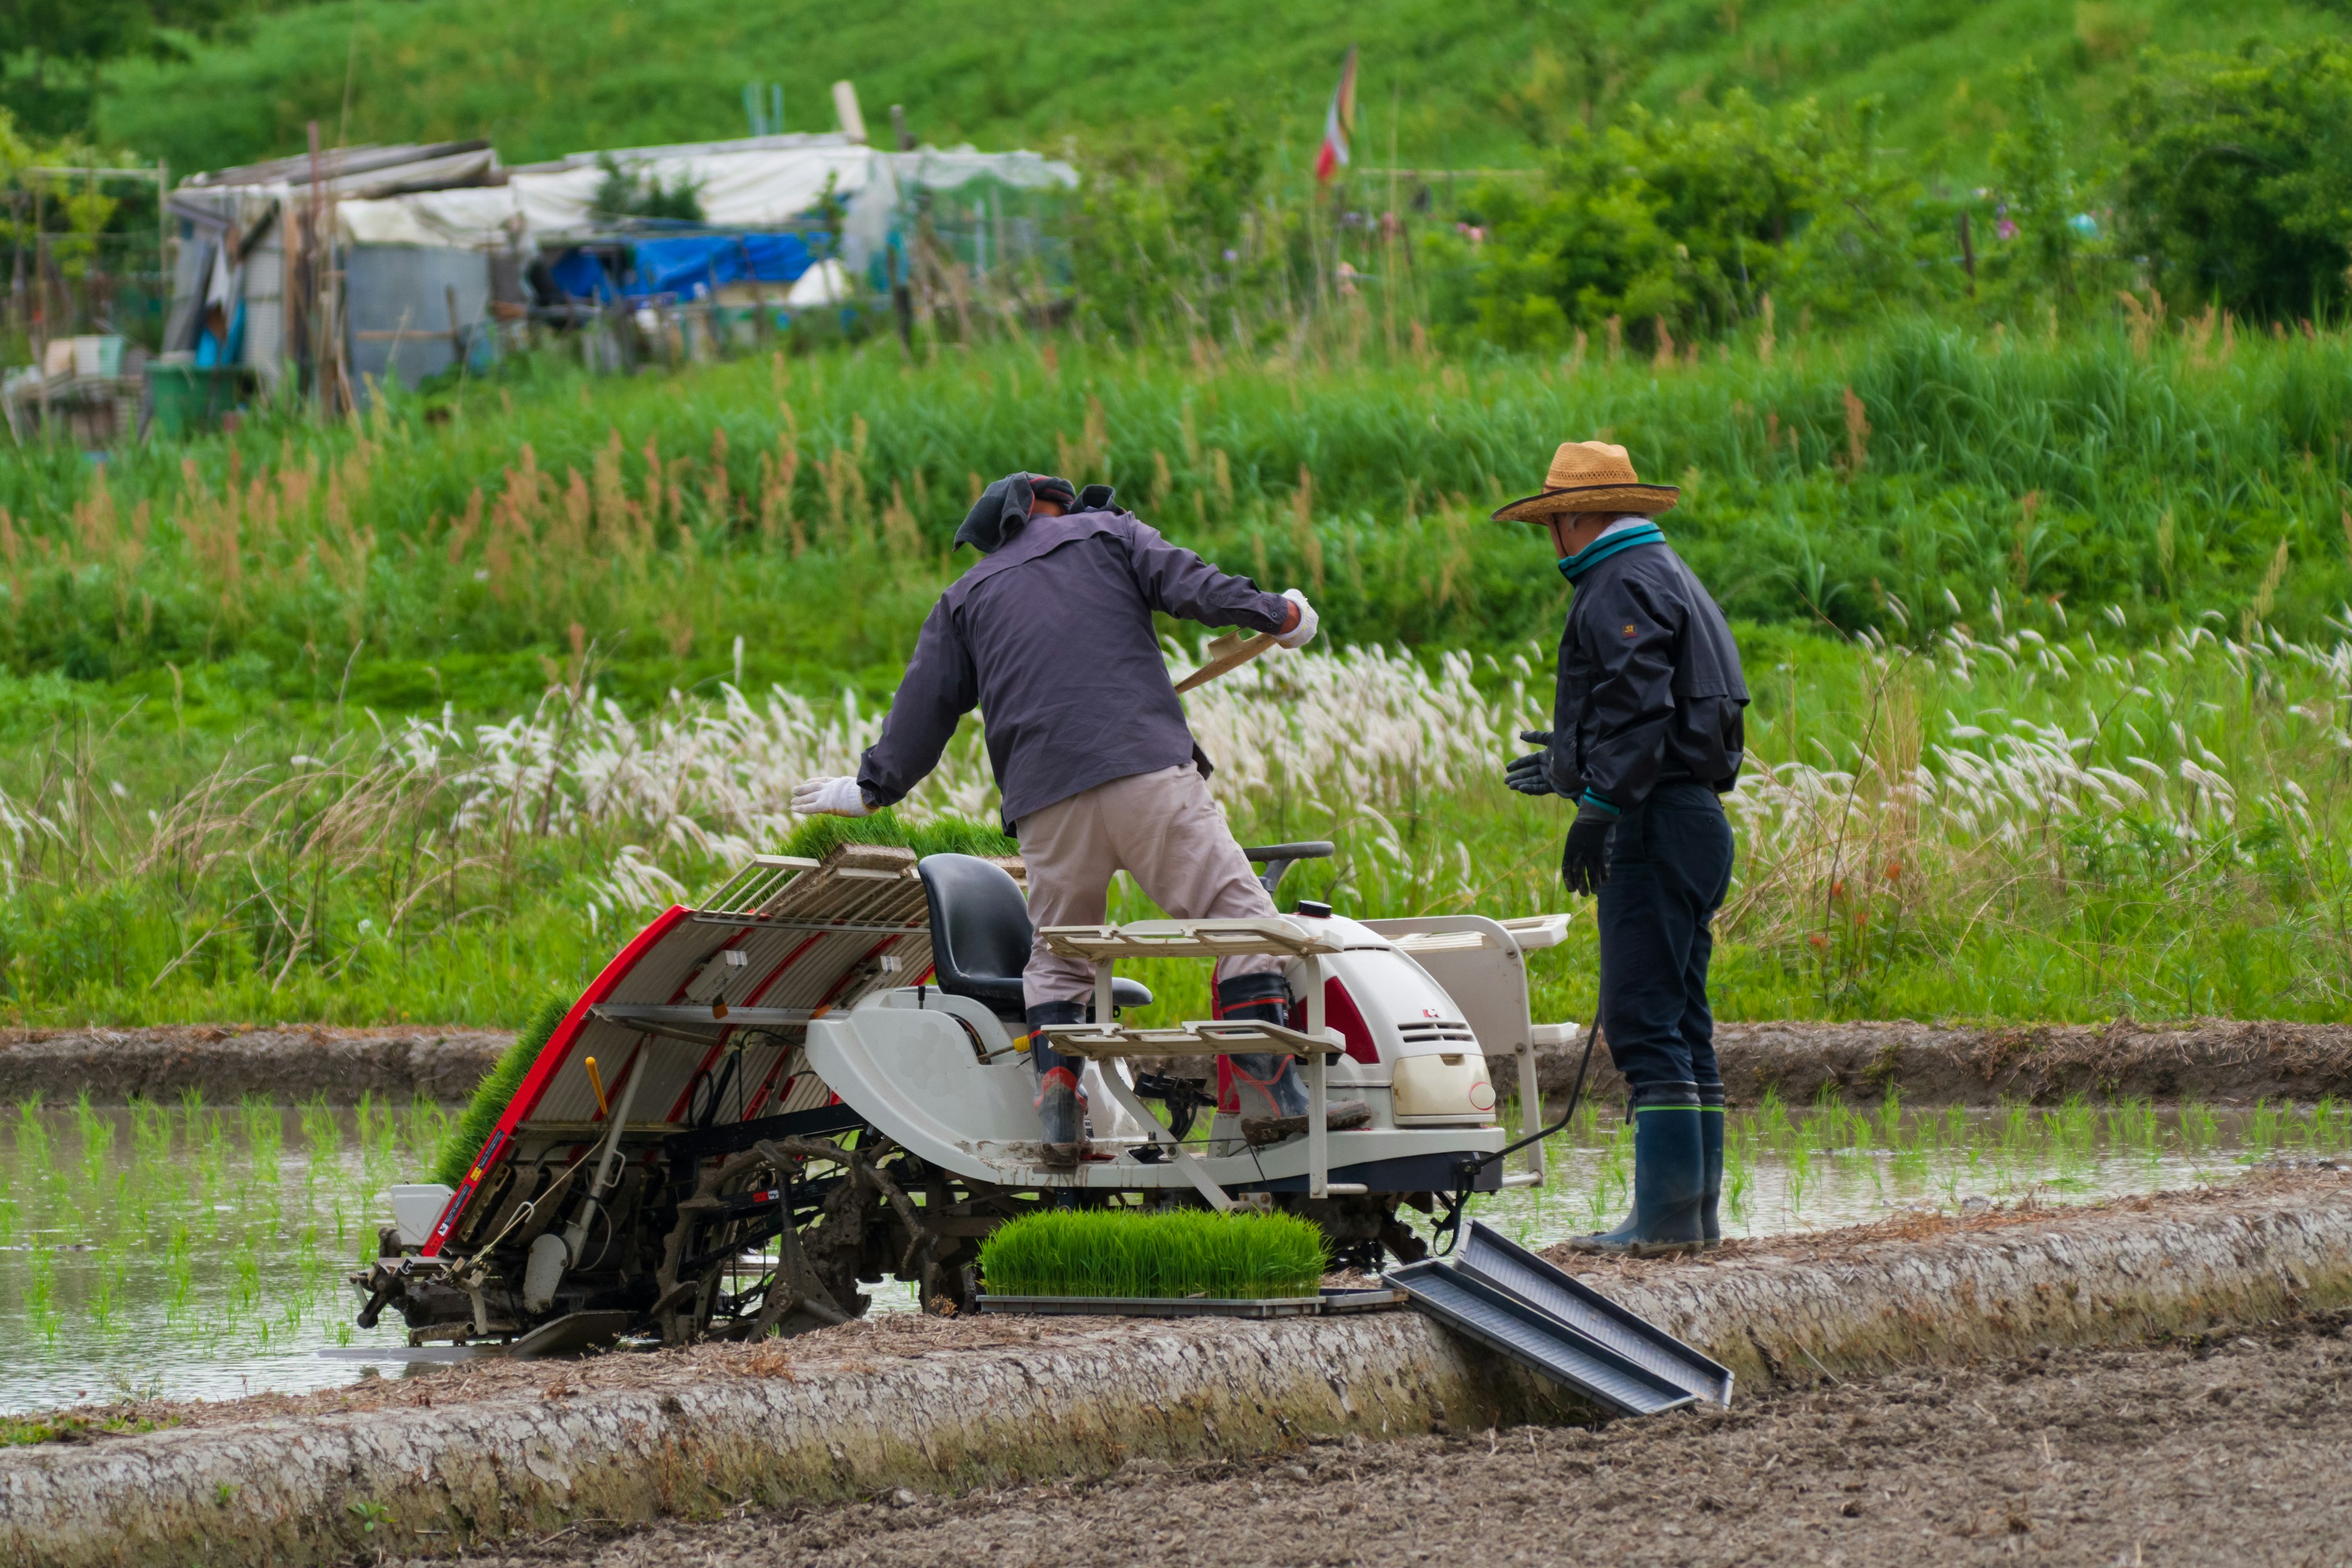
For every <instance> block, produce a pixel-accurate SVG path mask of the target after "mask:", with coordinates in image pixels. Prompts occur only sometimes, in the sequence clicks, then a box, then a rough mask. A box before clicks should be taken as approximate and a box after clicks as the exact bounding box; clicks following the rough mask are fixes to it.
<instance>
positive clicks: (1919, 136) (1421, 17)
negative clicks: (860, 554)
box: [100, 0, 2336, 174]
mask: <svg viewBox="0 0 2352 1568" xmlns="http://www.w3.org/2000/svg"><path fill="white" fill-rule="evenodd" d="M2333 26H2336V18H2335V16H2334V15H2333V14H2332V13H2331V12H2330V11H2329V10H2328V9H2326V8H2324V7H2322V6H2319V5H2283V4H2277V3H2275V0H2273V3H2271V4H2265V5H2256V6H2253V7H2244V6H2241V7H2235V8H2226V9H2225V8H2223V7H2221V6H2219V5H2213V4H2211V3H2210V0H2105V3H2102V4H2095V5H2071V6H2060V5H2047V4H2043V3H2041V0H1990V3H1987V4H1980V5H1967V6H1953V5H1945V4H1938V3H1937V0H1744V3H1741V4H1738V5H1722V4H1719V3H1718V0H1652V3H1650V4H1647V5H1640V6H1633V7H1622V8H1617V9H1600V10H1593V9H1586V10H1580V11H1576V12H1572V13H1571V12H1568V11H1559V10H1545V9H1542V8H1530V7H1526V6H1520V5H1507V4H1503V3H1502V0H1481V3H1478V4H1474V5H1468V6H1466V7H1465V6H1461V5H1451V6H1441V5H1435V4H1432V3H1431V0H1370V3H1369V4H1367V5H1359V6H1354V7H1350V8H1349V9H1348V10H1346V11H1344V12H1342V11H1332V10H1310V9H1307V8H1301V7H1296V6H1294V7H1289V8H1287V9H1286V11H1284V12H1282V13H1280V14H1277V15H1275V16H1268V15H1267V14H1266V13H1265V11H1264V9H1263V8H1262V7H1251V6H1246V5H1238V4H1235V3H1234V0H1212V3H1210V4H1206V5H1174V4H1171V3H1169V0H1109V3H1108V4H1103V5H1074V4H1071V3H1070V0H1058V3H1054V4H1041V3H1038V0H1028V3H1025V4H1023V5H1018V6H1013V7H1007V6H1002V5H986V6H983V5H978V4H975V3H974V0H920V3H919V4H917V5H913V6H910V7H900V8H896V9H893V10H891V11H889V12H887V13H880V12H877V13H874V14H872V15H860V14H857V13H854V12H849V13H845V12H843V11H840V10H838V9H834V8H827V7H824V6H820V5H814V4H812V3H810V0H791V3H783V0H768V3H766V4H761V5H750V6H734V7H723V8H712V7H709V6H696V5H686V4H682V3H680V0H653V3H652V4H649V5H640V6H635V7H631V8H629V9H628V10H626V11H612V10H593V9H591V8H589V7H586V6H583V5H580V4H578V0H518V3H516V4H512V5H503V6H499V7H494V8H492V9H489V10H487V11H485V10H483V9H482V8H480V7H478V6H467V5H460V4H458V3H457V0H422V3H417V0H399V3H394V0H361V3H357V4H352V3H344V4H331V5H304V6H295V7H289V8H287V9H286V10H284V11H282V12H280V13H278V14H277V15H274V16H261V17H257V18H256V19H255V20H254V21H252V22H251V23H250V24H249V26H245V27H241V28H239V29H237V30H236V32H235V33H234V34H232V36H231V37H229V38H228V39H226V41H224V42H223V43H221V44H219V45H217V46H208V47H198V48H196V49H195V50H194V53H193V58H189V59H188V60H186V61H185V62H178V61H169V60H160V61H156V62H143V61H142V62H136V63H130V64H124V65H121V66H118V67H116V68H114V69H113V70H112V71H111V72H110V81H111V84H112V85H111V90H110V92H109V94H108V95H107V97H106V99H105V100H104V101H103V104H102V107H101V110H100V132H101V135H102V138H103V140H105V141H106V142H110V143H120V144H124V145H128V146H131V147H133V148H136V149H138V150H139V151H141V152H142V153H148V154H151V155H152V154H154V153H165V154H168V155H169V156H170V158H171V159H172V163H173V168H174V169H198V168H208V167H218V166H220V165H222V164H224V163H233V162H240V161H244V160H247V159H251V158H257V157H268V156H282V155H285V154H287V153H294V152H297V151H299V149H300V147H301V145H302V141H303V134H304V124H305V122H306V121H309V120H311V119H316V120H318V121H320V123H321V125H322V126H323V127H324V128H325V130H326V132H328V134H329V136H330V138H333V137H334V136H335V135H336V133H337V132H341V135H342V136H343V137H344V138H345V139H346V140H351V141H366V140H373V141H385V142H390V141H404V140H435V139H439V138H444V137H472V136H488V137H490V138H492V139H493V140H494V141H495V142H496V143H497V144H498V146H499V151H500V152H501V153H503V154H504V155H505V156H506V157H507V158H508V159H509V161H511V162H523V161H528V160H532V159H541V158H549V157H554V156H559V155H561V154H563V153H573V152H578V151H582V150H583V149H590V148H600V147H624V146H631V145H642V144H645V143H647V142H663V141H697V140H702V139H706V138H709V137H718V136H730V135H737V136H740V135H742V134H744V132H745V121H744V117H743V112H742V109H741V105H740V89H741V86H742V84H743V83H744V82H745V81H747V80H751V79H760V80H763V81H767V80H773V81H780V82H782V84H783V87H784V96H785V115H786V121H787V123H788V124H790V125H791V126H792V127H793V129H795V130H803V131H806V130H830V129H831V128H832V126H833V114H832V110H831V106H830V100H829V98H828V97H827V89H828V88H829V86H830V84H831V83H832V82H833V81H834V80H835V79H838V78H843V77H847V78H850V79H855V80H856V83H857V85H858V89H859V91H860V94H861V96H862V98H863V100H864V103H865V109H866V120H867V121H868V123H869V125H871V126H872V127H874V129H875V130H876V132H877V135H878V134H880V133H881V132H885V131H887V125H888V121H887V106H888V105H890V104H893V103H903V104H905V105H907V106H908V113H909V116H910V120H911V123H912V127H913V129H914V130H915V132H917V133H918V134H919V136H921V137H922V138H923V139H925V140H927V141H929V142H933V143H935V144H937V145H940V146H952V145H954V144H955V143H957V142H961V141H966V140H971V141H974V142H978V143H979V144H980V145H982V146H984V147H988V146H1012V145H1028V146H1034V147H1038V148H1041V149H1045V150H1055V151H1058V150H1059V149H1060V148H1062V147H1063V145H1064V144H1065V142H1067V141H1069V140H1071V139H1076V140H1077V141H1079V142H1087V143H1096V144H1099V143H1103V142H1119V141H1122V140H1125V139H1127V138H1129V137H1131V136H1136V135H1157V134H1165V133H1166V132H1167V130H1168V128H1169V123H1170V121H1171V120H1172V119H1174V118H1176V117H1178V116H1180V115H1181V114H1182V113H1184V112H1185V111H1187V110H1195V109H1197V108H1199V107H1200V106H1201V105H1203V104H1205V103H1210V102H1214V101H1217V100H1228V101H1232V102H1234V103H1235V104H1238V105H1241V106H1243V108H1244V110H1245V112H1246V113H1247V114H1248V115H1249V117H1250V119H1251V121H1252V123H1253V125H1254V127H1255V128H1256V129H1257V130H1259V131H1260V132H1261V133H1263V134H1265V135H1266V136H1268V137H1269V138H1271V139H1273V141H1274V142H1275V147H1276V153H1275V155H1276V158H1277V159H1278V160H1280V161H1281V162H1282V163H1284V164H1286V166H1287V167H1288V168H1290V169H1291V170H1293V171H1295V172H1297V173H1299V174H1304V172H1305V171H1306V169H1307V167H1308V166H1309V165H1310V163H1312V160H1313V156H1314V149H1315V142H1316V139H1317V137H1318V135H1319V134H1320V131H1321V125H1322V115H1323V109H1324V104H1325V101H1326V100H1327V99H1328V95H1329V93H1330V91H1331V88H1332V84H1333V81H1334V79H1336V76H1337V72H1338V66H1339V59H1340V57H1341V56H1342V55H1343V54H1344V53H1345V52H1346V49H1347V47H1348V46H1349V44H1350V43H1354V44H1357V45H1359V46H1360V47H1361V50H1362V73H1363V74H1362V80H1361V85H1360V118H1361V123H1360V129H1359V141H1358V145H1357V161H1358V163H1359V165H1360V166H1374V165H1384V164H1385V163H1387V162H1388V151H1389V148H1390V147H1391V145H1392V144H1393V145H1394V146H1395V148H1396V150H1397V155H1398V159H1399V161H1400V162H1402V163H1405V164H1407V165H1410V166H1416V167H1426V166H1433V165H1434V166H1442V167H1443V166H1451V167H1466V166H1478V165H1494V164H1517V163H1524V162H1525V161H1526V160H1527V158H1528V153H1529V149H1528V135H1529V131H1530V125H1531V123H1535V122H1539V121H1543V120H1545V119H1547V118H1551V117H1564V116H1568V115H1573V114H1575V113H1577V112H1578V111H1579V110H1580V106H1581V105H1582V104H1583V103H1584V102H1585V101H1586V100H1593V101H1594V102H1595V104H1596V106H1597V108H1598V109H1599V110H1600V112H1601V113H1602V114H1604V115H1605V114H1606V113H1607V112H1609V110H1611V108H1612V107H1613V106H1616V105H1621V104H1622V103H1625V102H1629V101H1633V102H1643V103H1647V104H1649V105H1650V106H1651V107H1653V108H1672V107H1674V106H1676V105H1678V104H1682V103H1685V102H1687V101H1689V100H1692V99H1695V98H1708V97H1715V96H1719V95H1720V94H1721V93H1722V92H1723V91H1724V90H1726V89H1728V88H1730V87H1733V86H1740V87H1745V88H1747V89H1749V90H1750V91H1753V92H1755V93H1757V94H1759V96H1762V97H1765V98H1767V99H1787V98H1793V97H1797V96H1801V95H1807V94H1812V95H1818V96H1820V97H1822V98H1823V99H1824V100H1827V101H1830V102H1832V103H1843V102H1844V101H1847V100H1852V99H1854V98H1858V97H1861V96H1864V95H1866V94H1874V95H1879V96H1882V97H1884V98H1885V100H1887V104H1888V121H1889V131H1890V133H1891V134H1890V139H1891V140H1892V141H1893V142H1895V143H1897V144H1908V145H1912V146H1921V145H1926V144H1928V143H1931V142H1938V141H1942V140H1944V139H1946V138H1949V139H1951V140H1953V141H1954V142H1957V143H1958V146H1959V148H1960V149H1961V150H1962V152H1963V153H1964V154H1965V153H1981V151H1982V150H1983V148H1984V147H1985V145H1986V144H1987V143H1988V142H1990V138H1991V137H1992V135H1993V134H1995V133H1996V132H1999V131H2000V130H2001V129H2002V128H2003V127H2004V126H2005V125H2006V124H2007V123H2008V122H2009V119H2010V113H2011V106H2012V103H2013V89H2012V84H2011V82H2010V80H2009V77H2010V76H2011V73H2013V71H2014V70H2015V69H2016V68H2018V67H2019V66H2021V65H2022V64H2024V63H2025V62H2028V61H2031V62H2032V63H2034V64H2035V65H2036V66H2038V67H2039V68H2042V69H2044V70H2047V71H2051V72H2053V73H2054V74H2055V77H2056V79H2057V80H2058V81H2059V83H2060V84H2061V88H2062V92H2061V99H2062V106H2063V109H2064V110H2065V111H2067V113H2068V114H2069V116H2070V117H2071V118H2075V119H2085V118H2088V117H2091V116H2093V115H2095V114H2096V113H2097V112H2098V111H2099V110H2101V109H2102V108H2103V107H2104V106H2105V103H2106V102H2107V101H2108V100H2109V99H2110V98H2111V97H2112V95H2113V93H2114V91H2115V89H2116V82H2117V80H2118V79H2119V78H2120V77H2121V76H2122V74H2123V73H2124V72H2125V71H2126V69H2127V68H2128V67H2129V65H2130V64H2131V62H2132V60H2133V58H2134V57H2135V56H2136V55H2137V54H2138V53H2139V51H2140V50H2141V49H2142V48H2143V47H2166V48H2175V49H2178V48H2185V47H2205V48H2222V49H2226V48H2229V47H2234V46H2235V45H2236V44H2237V43H2238V42H2239V41H2240V40H2241V39H2243V38H2246V37H2254V36H2261V37H2267V38H2270V39H2272V40H2273V41H2276V42H2281V43H2287V42H2292V41H2294V40H2297V39H2300V38H2303V37H2311V36H2314V35H2317V34H2321V33H2324V32H2326V31H2327V30H2329V29H2330V28H2331V27H2333Z"/></svg>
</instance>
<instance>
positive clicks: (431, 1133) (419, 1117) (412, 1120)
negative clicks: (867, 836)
mask: <svg viewBox="0 0 2352 1568" xmlns="http://www.w3.org/2000/svg"><path fill="white" fill-rule="evenodd" d="M834 820H835V821H838V820H841V819H840V818H835V819H834ZM450 1120H451V1119H450V1115H449V1112H448V1111H447V1110H445V1109H444V1108H443V1106H442V1104H441V1102H440V1101H439V1100H435V1099H434V1098H433V1097H432V1096H431V1095H428V1094H425V1093H422V1092H419V1093H418V1094H417V1095H416V1096H415V1098H414V1099H412V1100H410V1101H409V1102H408V1110H407V1112H406V1114H405V1115H404V1117H403V1118H402V1128H401V1132H402V1138H403V1140H404V1142H406V1143H407V1145H408V1157H407V1161H406V1164H407V1166H408V1168H409V1169H411V1170H417V1171H421V1170H425V1169H428V1168H429V1166H430V1163H431V1162H432V1161H433V1159H434V1158H435V1157H436V1155H438V1154H439V1152H440V1151H441V1145H442V1144H443V1142H446V1140H447V1139H448V1136H449V1124H450Z"/></svg>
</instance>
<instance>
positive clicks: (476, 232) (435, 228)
mask: <svg viewBox="0 0 2352 1568" xmlns="http://www.w3.org/2000/svg"><path fill="white" fill-rule="evenodd" d="M335 219H336V226H337V227H338V228H339V229H340V230H341V234H342V237H343V239H344V241H345V242H346V243H348V244H352V245H440V246H454V247H457V248H459V249H462V250H499V249H505V248H507V247H511V246H513V245H515V244H517V243H518V242H519V241H520V239H521V238H522V237H523V233H524V229H525V222H524V218H523V215H522V207H521V205H520V203H518V202H517V200H516V199H515V191H514V187H513V186H511V185H475V186H469V187H467V188H466V189H462V190H455V191H418V192H416V193H415V194H414V195H404V196H385V197H383V198H381V199H380V200H376V201H351V200H344V201H340V202H337V203H336V204H335Z"/></svg>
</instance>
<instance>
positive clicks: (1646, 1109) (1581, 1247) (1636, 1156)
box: [1568, 1083, 1705, 1258]
mask: <svg viewBox="0 0 2352 1568" xmlns="http://www.w3.org/2000/svg"><path fill="white" fill-rule="evenodd" d="M1702 1161H1703V1156H1702V1155H1701V1153H1700V1150H1699V1104H1698V1085H1696V1084H1695V1083H1654V1084H1647V1085H1644V1086H1643V1088H1641V1089H1635V1090H1634V1091H1633V1213H1632V1214H1630V1215H1626V1217H1625V1223H1624V1224H1622V1225H1621V1226H1618V1227H1617V1228H1616V1229H1614V1230H1605V1231H1602V1232H1601V1233H1600V1234H1599V1235H1597V1236H1580V1237H1574V1238H1573V1239H1571V1240H1570V1242H1569V1244H1568V1245H1569V1247H1570V1250H1571V1251H1575V1252H1602V1253H1616V1254H1619V1255H1621V1256H1629V1257H1633V1258H1664V1257H1667V1256H1669V1255H1671V1254H1674V1253H1678V1252H1696V1251H1697V1250H1698V1247H1699V1244H1700V1234H1699V1205H1700V1201H1701V1197H1700V1194H1701V1191H1702V1187H1701V1184H1702V1182H1703V1180H1704V1176H1705V1171H1704V1166H1703V1163H1702Z"/></svg>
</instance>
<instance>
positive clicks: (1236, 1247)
mask: <svg viewBox="0 0 2352 1568" xmlns="http://www.w3.org/2000/svg"><path fill="white" fill-rule="evenodd" d="M980 1267H981V1274H982V1278H983V1279H985V1280H986V1282H987V1287H988V1289H989V1291H990V1293H991V1294H993V1295H1003V1296H1126V1297H1158V1298H1168V1297H1184V1296H1208V1297H1232V1298H1263V1297H1272V1296H1312V1295H1313V1294H1315V1292H1316V1290H1317V1289H1318V1287H1319V1285H1320V1283H1321V1280H1322V1277H1323V1268H1324V1256H1323V1237H1322V1232H1320V1231H1319V1230H1318V1229H1317V1228H1316V1227H1315V1226H1313V1225H1311V1224H1309V1223H1307V1221H1305V1220H1302V1219H1299V1218H1297V1216H1296V1215H1219V1214H1212V1213H1209V1212H1207V1211H1204V1210H1200V1209H1160V1210H1152V1211H1144V1210H1135V1209H1055V1210H1046V1211H1045V1212H1042V1213H1038V1214H1032V1215H1023V1216H1022V1217H1021V1218H1019V1219H1016V1220H1013V1221H1012V1222H1011V1223H1009V1224H1007V1225H1004V1226H1001V1227H999V1228H998V1229H997V1230H996V1231H994V1232H992V1234H991V1235H990V1236H989V1237H988V1239H987V1240H986V1241H984V1242H982V1244H981V1253H980Z"/></svg>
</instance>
